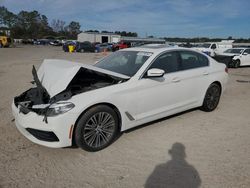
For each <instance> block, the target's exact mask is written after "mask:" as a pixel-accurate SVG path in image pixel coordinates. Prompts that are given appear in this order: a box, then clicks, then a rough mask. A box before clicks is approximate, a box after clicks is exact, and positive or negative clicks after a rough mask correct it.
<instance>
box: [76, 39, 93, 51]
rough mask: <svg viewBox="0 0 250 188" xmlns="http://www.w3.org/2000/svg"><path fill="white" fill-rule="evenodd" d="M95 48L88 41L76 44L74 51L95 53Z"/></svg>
mask: <svg viewBox="0 0 250 188" xmlns="http://www.w3.org/2000/svg"><path fill="white" fill-rule="evenodd" d="M95 50H96V47H95V46H94V45H93V44H92V43H91V42H89V41H85V42H77V43H76V47H75V51H76V52H82V53H83V52H95Z"/></svg>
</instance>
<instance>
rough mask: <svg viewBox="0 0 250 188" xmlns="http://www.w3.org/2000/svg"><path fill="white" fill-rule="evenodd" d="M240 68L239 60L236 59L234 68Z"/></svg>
mask: <svg viewBox="0 0 250 188" xmlns="http://www.w3.org/2000/svg"><path fill="white" fill-rule="evenodd" d="M239 67H240V60H239V59H237V60H236V61H235V62H234V68H236V69H237V68H239Z"/></svg>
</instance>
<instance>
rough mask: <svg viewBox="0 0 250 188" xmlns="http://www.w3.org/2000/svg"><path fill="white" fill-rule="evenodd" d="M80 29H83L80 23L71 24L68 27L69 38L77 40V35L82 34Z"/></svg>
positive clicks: (73, 22)
mask: <svg viewBox="0 0 250 188" xmlns="http://www.w3.org/2000/svg"><path fill="white" fill-rule="evenodd" d="M80 28H81V25H80V23H79V22H75V21H72V22H70V24H69V25H68V26H67V30H68V32H69V37H71V38H72V39H76V38H77V35H78V34H79V33H80V32H81V31H80Z"/></svg>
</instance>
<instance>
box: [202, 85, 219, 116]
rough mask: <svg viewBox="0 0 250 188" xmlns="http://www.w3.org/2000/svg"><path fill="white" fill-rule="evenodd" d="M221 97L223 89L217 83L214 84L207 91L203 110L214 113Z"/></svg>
mask: <svg viewBox="0 0 250 188" xmlns="http://www.w3.org/2000/svg"><path fill="white" fill-rule="evenodd" d="M220 96H221V87H220V86H219V85H218V84H216V83H212V84H211V85H210V86H209V88H208V89H207V92H206V95H205V98H204V101H203V105H202V106H201V110H203V111H205V112H211V111H213V110H214V109H215V108H216V107H217V106H218V104H219V101H220Z"/></svg>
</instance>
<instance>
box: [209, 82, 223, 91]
mask: <svg viewBox="0 0 250 188" xmlns="http://www.w3.org/2000/svg"><path fill="white" fill-rule="evenodd" d="M212 84H217V85H218V86H220V92H222V84H221V83H220V81H214V82H212V83H211V84H210V85H209V86H211V85H212Z"/></svg>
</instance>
